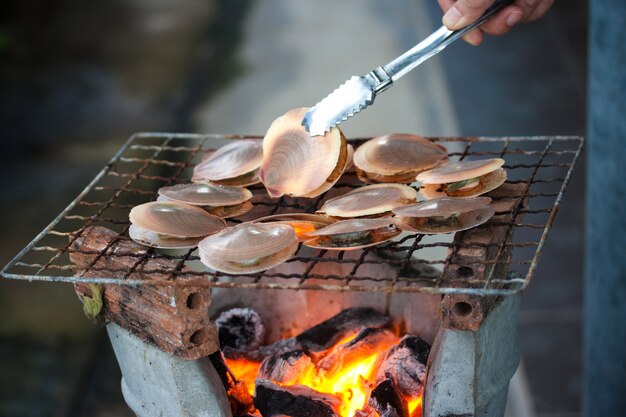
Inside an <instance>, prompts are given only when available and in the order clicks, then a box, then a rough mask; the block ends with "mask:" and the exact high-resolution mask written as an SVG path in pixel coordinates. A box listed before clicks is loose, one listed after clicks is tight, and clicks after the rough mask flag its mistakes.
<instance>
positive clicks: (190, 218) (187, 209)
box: [128, 201, 226, 238]
mask: <svg viewBox="0 0 626 417" xmlns="http://www.w3.org/2000/svg"><path fill="white" fill-rule="evenodd" d="M128 217H129V219H130V221H131V223H132V224H134V225H136V226H138V227H140V228H142V229H145V230H148V231H151V232H153V233H157V234H160V235H166V236H169V237H174V238H193V237H204V236H208V235H211V234H213V233H215V232H218V231H219V230H221V229H223V228H224V227H226V222H225V221H224V219H221V218H219V217H217V216H214V215H212V214H209V213H207V212H206V211H204V210H202V209H201V208H199V207H195V206H190V205H188V204H183V203H178V202H175V201H153V202H150V203H145V204H141V205H138V206H136V207H133V209H132V210H131V211H130V214H129V216H128Z"/></svg>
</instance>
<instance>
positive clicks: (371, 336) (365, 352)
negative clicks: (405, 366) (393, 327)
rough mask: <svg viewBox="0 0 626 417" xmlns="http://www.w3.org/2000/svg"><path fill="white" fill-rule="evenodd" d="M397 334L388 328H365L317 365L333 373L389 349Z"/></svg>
mask: <svg viewBox="0 0 626 417" xmlns="http://www.w3.org/2000/svg"><path fill="white" fill-rule="evenodd" d="M395 340H396V336H395V335H394V334H393V333H392V332H391V331H389V330H386V329H372V328H369V327H367V328H365V329H363V330H361V331H360V332H359V333H358V334H357V335H356V336H355V337H354V339H352V340H350V341H349V342H347V343H345V344H343V345H339V346H337V347H336V348H335V349H334V350H333V351H332V352H331V353H330V354H328V355H326V356H325V357H324V358H322V359H321V360H320V361H319V362H318V363H317V366H318V368H319V369H320V370H322V372H324V373H325V374H332V373H334V372H335V370H337V369H341V368H344V367H348V366H350V365H351V364H353V363H356V362H360V361H362V360H363V359H364V358H367V357H370V356H371V355H373V354H374V353H376V352H378V351H381V350H386V349H388V348H389V347H390V346H391V345H392V344H393V343H394V342H395Z"/></svg>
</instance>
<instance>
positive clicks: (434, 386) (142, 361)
mask: <svg viewBox="0 0 626 417" xmlns="http://www.w3.org/2000/svg"><path fill="white" fill-rule="evenodd" d="M412 298H413V300H412V303H411V304H407V305H406V306H405V307H406V308H405V310H406V309H408V310H412V311H411V313H410V314H411V317H410V318H409V320H408V321H407V322H411V323H413V326H414V328H413V329H411V331H414V332H416V333H420V334H422V335H423V336H424V337H425V338H427V339H430V340H428V341H429V342H433V346H432V351H431V356H430V358H429V371H428V379H427V384H426V387H425V392H424V403H423V404H424V405H423V415H424V416H425V417H445V416H450V417H451V416H485V417H501V416H503V415H504V409H505V406H506V398H507V392H508V385H509V381H510V379H511V377H512V376H513V374H514V373H515V370H516V369H517V366H518V363H519V350H518V346H517V335H516V334H517V318H518V312H519V301H520V296H519V295H516V296H511V297H506V298H501V299H498V300H493V299H491V300H488V302H487V303H484V304H483V303H481V302H480V301H478V300H474V306H472V309H473V308H477V309H479V310H480V312H474V311H468V310H467V309H460V308H459V307H458V306H457V305H456V304H455V303H451V301H452V300H446V299H445V298H444V300H442V299H441V297H440V296H437V295H424V294H416V295H414V296H413V297H412ZM333 304H334V303H333ZM357 304H360V305H368V304H369V303H357ZM450 306H451V307H452V310H449V307H450ZM455 307H456V308H455ZM266 311H267V310H266ZM321 311H323V310H321ZM323 315H324V314H322V316H323ZM472 315H480V316H481V318H480V319H478V320H477V319H476V318H472V317H471V316H472ZM442 317H444V319H442ZM411 319H412V320H411ZM433 326H434V328H435V329H436V330H434V329H433ZM107 330H108V333H109V337H110V339H111V343H112V345H113V348H114V351H115V355H116V357H117V360H118V363H119V365H120V368H121V370H122V374H123V378H122V391H123V393H124V398H125V400H126V402H127V404H128V405H129V407H130V408H131V409H132V410H133V411H134V412H135V414H136V415H137V416H139V417H153V416H157V415H164V416H165V415H167V416H170V417H192V416H193V417H200V416H210V417H231V416H232V414H231V411H230V405H229V402H228V398H227V397H226V392H225V390H224V386H223V385H222V382H221V380H220V378H219V377H218V376H217V374H216V372H215V370H214V369H213V366H212V364H211V361H210V360H209V359H208V358H199V359H196V360H185V359H181V358H179V357H176V356H174V355H172V354H170V353H166V352H163V351H162V350H160V349H158V348H156V347H155V346H153V345H151V344H150V343H147V342H145V341H144V340H143V339H141V338H139V337H138V336H135V335H134V334H132V333H131V332H130V331H128V330H125V329H123V328H122V327H120V326H119V325H117V324H112V323H111V324H108V325H107ZM433 330H434V332H435V333H434V335H433V334H432V332H433ZM433 337H434V339H433Z"/></svg>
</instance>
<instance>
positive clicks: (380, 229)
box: [304, 219, 401, 250]
mask: <svg viewBox="0 0 626 417" xmlns="http://www.w3.org/2000/svg"><path fill="white" fill-rule="evenodd" d="M356 232H369V233H368V240H367V241H366V242H359V241H358V240H357V241H355V242H352V243H348V242H337V241H333V239H332V236H334V235H341V234H346V233H356ZM400 233H401V231H400V230H399V229H397V228H396V227H395V225H394V221H393V220H392V219H350V220H342V221H339V222H337V223H333V224H331V225H328V226H326V227H324V228H322V229H319V230H316V231H315V232H312V233H309V236H311V239H307V240H305V241H304V245H306V246H308V247H311V248H316V249H329V250H356V249H363V248H367V247H370V246H375V245H379V244H381V243H383V242H387V241H389V240H391V239H393V238H394V237H396V236H398V235H399V234H400Z"/></svg>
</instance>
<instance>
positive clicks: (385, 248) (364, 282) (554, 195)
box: [0, 133, 584, 295]
mask: <svg viewBox="0 0 626 417" xmlns="http://www.w3.org/2000/svg"><path fill="white" fill-rule="evenodd" d="M250 138H252V139H260V136H250V135H219V134H208V135H198V134H180V133H138V134H135V135H133V136H132V137H131V138H130V139H129V140H128V141H127V142H126V143H125V144H124V145H123V146H122V147H121V149H120V150H119V151H118V152H117V153H116V154H115V155H114V156H113V158H111V160H110V161H109V163H108V164H107V165H106V166H105V167H104V168H103V169H102V170H101V171H100V172H99V173H98V174H97V175H96V177H95V178H94V179H93V180H92V181H91V182H90V183H89V185H88V186H87V187H85V189H84V190H83V191H82V192H81V193H80V194H79V195H78V196H77V197H76V199H75V200H74V201H72V202H71V203H70V204H69V205H68V206H67V207H66V208H65V209H64V210H63V211H62V212H61V213H60V214H59V215H58V216H57V217H56V218H55V219H54V220H53V221H52V222H51V223H50V224H49V225H48V226H47V227H46V228H45V229H44V230H43V231H42V232H41V233H39V234H38V235H37V236H36V237H35V239H33V241H32V242H30V243H29V244H28V245H27V246H26V247H25V248H24V249H23V250H21V251H20V252H19V253H18V254H17V255H16V256H15V258H13V259H12V260H11V261H10V262H9V263H8V264H7V265H6V266H5V267H4V268H3V269H2V271H0V275H1V276H2V277H4V278H8V279H20V280H28V281H32V280H37V281H54V282H70V283H77V282H87V283H94V284H118V285H167V286H177V285H190V284H189V282H188V281H184V280H176V276H177V275H178V274H182V273H183V272H181V271H182V270H183V267H184V266H185V264H186V263H187V262H188V261H192V260H196V259H197V254H196V252H195V251H194V250H189V251H187V252H186V253H185V254H184V255H163V254H160V253H159V252H157V251H154V250H149V251H147V252H145V253H143V254H141V255H137V262H136V263H135V265H133V267H132V268H129V269H128V270H125V271H111V270H108V271H107V270H103V271H101V272H102V275H103V276H101V277H84V276H81V273H84V272H85V271H82V272H81V271H77V270H76V269H77V268H76V267H74V266H73V265H72V264H71V263H70V262H69V260H67V261H64V259H63V258H68V251H70V243H71V242H72V241H73V240H75V239H77V238H78V237H79V236H80V234H81V233H82V231H84V230H85V228H87V227H88V226H89V225H92V224H94V223H105V224H106V223H107V222H109V223H110V224H115V225H118V226H121V227H122V230H121V231H120V232H119V233H118V236H117V238H116V239H114V240H113V241H112V242H111V244H110V245H107V247H106V248H105V249H104V250H102V251H101V253H98V254H96V255H97V259H98V258H100V257H101V256H115V255H112V254H111V253H107V251H108V250H109V248H110V247H111V246H112V245H113V244H114V243H115V242H116V241H118V240H121V239H129V238H128V237H127V230H128V226H129V224H128V220H127V216H126V218H124V219H114V218H111V219H109V218H103V217H100V216H101V215H102V214H103V213H104V212H105V211H106V210H107V209H108V208H111V207H115V208H117V209H121V210H127V211H129V210H130V208H131V207H132V205H123V204H117V203H116V201H117V200H118V199H119V198H120V195H122V194H123V193H127V192H128V193H134V194H136V195H139V196H147V197H150V198H146V199H145V201H150V200H153V199H154V198H155V197H156V189H157V188H158V187H156V188H154V189H150V190H148V189H141V188H134V187H132V185H133V182H135V181H140V180H150V181H160V182H162V184H161V185H160V186H165V185H171V184H173V183H180V182H185V181H188V180H189V178H190V176H189V177H184V178H181V177H180V176H181V174H182V173H183V172H185V170H187V169H190V168H192V167H193V165H194V163H195V162H197V161H195V162H194V159H198V155H199V154H200V153H201V152H204V151H206V150H209V148H210V147H207V144H209V143H211V142H215V141H224V140H238V139H250ZM367 139H369V138H359V139H351V140H349V142H350V143H353V144H355V145H356V146H358V144H360V143H362V142H364V141H365V140H367ZM429 139H431V140H433V141H435V142H440V143H443V144H445V145H449V144H451V143H461V144H464V146H465V148H464V149H463V150H462V151H461V152H449V155H450V156H451V157H455V156H456V157H459V159H464V158H466V157H472V156H478V157H481V158H489V157H502V158H504V159H505V161H506V165H505V168H506V169H507V172H509V173H511V172H512V170H515V169H527V170H530V173H529V174H528V177H527V178H526V177H524V178H521V179H518V180H512V181H511V182H518V183H519V182H526V183H527V185H528V188H527V195H526V197H528V201H530V204H529V205H528V206H527V207H526V208H523V207H516V208H515V209H514V213H513V214H514V216H513V218H515V217H516V215H518V214H521V215H538V214H541V213H543V214H545V215H546V216H547V218H546V220H545V223H544V224H533V223H523V220H524V219H523V218H522V220H521V221H518V222H514V221H510V222H509V223H505V224H502V225H503V226H507V232H506V239H504V240H503V241H502V242H500V243H499V247H498V254H497V256H496V258H495V259H493V260H491V261H487V262H492V263H498V262H505V260H500V258H501V256H500V255H501V254H502V253H503V251H504V250H505V249H510V250H511V251H512V252H513V261H514V262H515V253H516V251H518V249H519V250H522V249H521V248H532V247H535V248H536V249H535V251H534V253H533V256H532V258H531V259H523V260H521V261H520V260H518V262H519V265H527V266H528V267H527V270H526V274H525V275H524V274H523V271H522V273H520V272H519V271H515V270H511V269H510V270H509V271H508V272H507V273H506V274H505V276H498V277H494V276H492V273H493V270H495V268H492V273H491V274H489V275H488V276H487V277H486V279H483V280H481V281H480V282H472V280H471V279H468V280H467V281H466V282H465V284H464V283H459V282H458V281H455V282H454V283H449V282H443V281H442V276H441V275H439V276H438V277H437V276H435V277H407V276H402V275H401V274H402V271H404V270H405V269H406V267H407V266H409V265H413V264H424V265H432V264H443V265H444V266H445V265H446V264H448V263H449V262H450V258H451V256H450V254H448V255H447V256H446V259H442V260H435V261H432V260H431V261H428V260H424V259H419V258H418V259H415V258H414V257H413V255H414V254H415V253H416V251H418V250H419V249H422V248H426V247H443V248H445V247H448V248H449V247H453V246H454V244H452V243H445V242H444V243H442V242H436V243H421V241H422V239H423V238H424V236H423V235H419V234H406V233H405V234H402V235H401V236H400V239H399V240H394V241H392V242H389V243H385V244H382V245H379V246H377V247H373V248H368V249H365V250H362V251H359V256H358V257H356V258H355V259H345V257H344V252H338V251H320V252H315V254H314V256H305V257H302V256H299V255H300V252H301V248H299V250H298V252H297V253H296V255H295V257H294V258H292V259H291V260H290V261H288V262H296V261H297V262H305V263H308V265H307V266H306V268H305V269H304V272H303V273H302V274H281V273H272V270H271V269H270V270H269V271H266V272H261V273H256V274H250V275H244V276H225V275H223V274H221V273H219V272H217V273H216V272H214V271H208V272H207V271H197V272H189V271H185V272H184V274H185V275H189V274H192V275H194V274H195V275H197V276H198V278H202V277H206V278H207V279H206V280H202V281H201V285H206V286H208V287H215V288H246V289H254V288H264V289H300V290H304V289H309V290H334V291H382V292H388V293H391V292H428V293H437V294H447V293H456V294H476V295H512V294H516V293H518V292H520V291H522V290H523V289H524V288H526V287H527V286H528V284H529V283H530V281H531V279H532V278H533V276H534V274H535V271H536V268H537V265H538V261H539V258H540V255H541V252H542V250H543V247H544V244H545V242H546V239H547V236H548V233H549V231H550V229H551V227H552V224H553V222H554V219H555V216H556V213H557V211H558V209H559V206H560V203H561V200H562V198H563V194H564V191H565V189H566V187H567V185H568V183H569V181H570V178H571V175H572V172H573V168H574V166H575V163H576V162H577V160H578V158H579V157H580V154H581V152H582V149H583V144H584V139H583V138H582V137H578V136H540V137H443V138H429ZM154 140H156V141H160V144H156V145H154V144H142V142H149V141H154ZM176 141H183V142H190V143H196V142H197V143H198V144H197V145H196V146H186V145H185V146H173V145H172V143H173V142H176ZM542 143H545V146H543V148H541V146H539V147H538V149H530V150H525V149H518V148H519V147H523V146H527V145H532V146H531V148H532V147H533V146H534V147H536V146H535V145H540V144H542ZM479 144H486V145H494V144H495V145H496V146H498V145H500V144H501V145H502V149H501V150H500V151H499V152H498V151H494V150H488V151H473V150H471V148H472V147H476V146H477V145H479ZM557 145H559V146H557ZM555 146H557V147H558V148H559V149H556V150H554V149H553V147H555ZM510 148H515V149H510ZM133 150H142V151H154V152H153V153H152V155H151V156H150V157H149V158H138V157H133V156H131V157H128V156H125V155H126V154H127V153H128V152H132V151H133ZM162 152H173V153H175V154H180V155H181V156H185V157H186V158H182V159H183V160H181V161H172V160H167V159H157V157H158V156H159V154H161V153H162ZM515 155H518V156H519V157H520V158H521V157H525V156H532V155H536V156H537V161H535V162H534V163H532V164H528V163H526V164H524V163H517V164H512V165H509V161H507V156H508V157H513V156H515ZM549 155H556V156H567V158H568V160H566V161H565V162H553V163H544V160H545V159H546V157H547V156H549ZM126 163H128V164H133V163H136V164H139V165H140V167H139V168H138V169H136V170H133V172H120V171H119V170H118V167H119V165H120V164H126ZM152 165H162V166H164V167H170V168H173V169H174V168H175V169H176V172H175V174H174V175H170V176H167V177H163V176H158V175H152V176H150V175H144V172H145V171H146V170H147V169H148V168H150V167H151V166H152ZM547 169H552V170H557V171H559V175H562V176H558V177H556V178H552V177H551V178H545V179H537V178H536V177H537V175H538V174H540V173H541V172H542V171H544V170H547ZM349 175H354V174H349ZM109 176H112V177H119V178H124V179H126V178H127V181H126V182H125V183H124V184H123V185H122V186H120V187H110V186H109V187H108V188H107V186H106V185H100V183H101V182H104V181H105V180H106V179H107V177H109ZM509 177H510V179H509V180H511V175H509ZM540 183H541V184H551V186H552V188H554V189H555V190H554V191H551V192H538V193H533V192H531V188H532V187H531V186H532V185H533V184H540ZM338 184H339V185H338V187H339V188H341V187H351V188H354V184H353V183H352V184H348V183H346V184H343V185H341V184H342V180H341V179H340V181H339V183H338ZM361 185H362V184H361ZM253 188H254V187H253ZM107 189H108V190H109V191H113V195H112V196H111V197H110V198H109V199H108V200H107V201H104V202H89V201H87V200H86V197H87V196H88V195H89V194H90V193H92V192H94V191H104V190H107ZM256 190H257V192H258V190H261V188H260V187H257V188H256ZM255 193H256V192H255ZM541 198H548V199H549V200H550V201H551V203H550V204H548V207H542V208H538V209H534V208H533V206H532V202H533V199H541ZM288 200H289V202H287V201H288ZM303 202H304V203H303ZM322 202H323V196H320V197H319V198H316V199H290V198H284V197H283V198H280V199H276V201H275V203H269V204H274V206H273V207H272V208H273V209H272V210H271V211H272V212H277V211H280V210H281V209H283V208H289V209H292V212H293V211H299V212H302V211H303V210H305V211H307V212H311V211H313V209H315V208H319V207H320V206H321V203H322ZM90 205H94V206H97V205H100V206H101V208H100V209H99V210H98V211H97V212H96V213H95V214H93V215H91V216H81V215H78V214H72V211H73V210H74V209H76V208H77V207H80V206H90ZM265 205H268V203H265ZM282 212H289V211H282ZM498 214H502V213H498ZM504 214H506V213H504ZM522 217H523V216H522ZM70 220H71V221H79V222H82V223H81V226H80V227H79V228H78V229H76V230H74V231H71V232H59V231H57V230H55V227H57V226H58V225H59V224H62V223H63V221H70ZM236 222H237V220H236V219H235V220H234V223H236ZM524 228H527V229H530V230H537V231H540V232H541V233H540V235H539V236H538V238H537V239H533V240H531V241H524V242H514V241H513V237H514V234H515V232H516V231H517V230H518V229H524ZM51 236H57V237H59V236H61V237H63V236H64V237H68V238H69V239H67V244H65V245H64V246H63V247H54V246H47V245H45V244H44V245H38V244H39V242H42V241H43V240H45V239H46V238H47V237H51ZM404 251H407V255H406V256H404V258H401V259H397V258H395V259H389V258H388V257H383V258H380V259H378V260H374V259H369V258H368V257H370V255H377V254H378V255H384V254H385V253H387V252H388V253H387V254H389V253H396V254H397V253H398V252H404ZM36 252H39V253H41V252H44V253H45V252H54V254H53V255H52V256H51V257H50V259H48V260H47V261H46V262H45V263H29V262H25V261H24V259H25V258H27V257H28V256H30V255H32V254H34V253H36ZM121 255H123V256H128V254H121ZM121 255H120V256H121ZM154 257H164V258H171V259H175V260H177V262H176V267H175V268H173V269H172V270H171V271H166V273H168V274H169V278H170V279H167V280H159V281H156V280H154V281H153V280H142V279H134V278H132V277H131V275H133V274H134V273H135V272H136V271H137V268H138V267H139V266H140V265H141V264H142V263H144V262H145V261H146V260H148V259H152V258H154ZM366 258H367V259H366ZM509 261H510V260H508V261H506V262H509ZM56 262H61V264H60V265H58V264H56ZM320 262H334V263H351V264H353V267H352V270H351V272H350V273H349V274H348V276H345V275H334V274H324V275H319V274H315V272H314V267H315V265H316V264H318V263H320ZM368 263H393V264H394V265H397V266H398V268H397V274H396V276H395V277H372V276H367V275H366V276H360V275H357V271H358V270H359V268H361V266H363V265H364V264H368ZM94 264H95V261H94ZM92 266H93V264H92ZM19 268H22V269H24V268H31V269H33V268H36V269H37V271H36V272H34V273H32V272H31V273H26V272H19V271H14V269H19ZM522 269H525V268H522ZM52 271H62V272H63V273H66V274H70V273H71V274H74V275H62V274H60V273H58V274H53V273H51V272H52ZM92 272H93V270H92ZM141 272H142V273H144V274H147V273H150V271H145V270H142V271H141ZM154 272H155V273H157V272H158V273H160V274H163V273H164V272H163V271H154ZM76 274H78V275H77V276H76ZM112 275H115V276H117V277H114V276H112ZM120 275H123V277H122V278H120V277H119V276H120ZM265 278H278V279H282V280H281V282H267V281H268V280H267V279H265ZM312 279H315V280H314V281H316V282H315V283H311V282H308V281H309V280H312ZM320 280H322V281H323V280H326V281H328V283H326V282H324V283H320V282H319V281H320ZM285 281H287V282H285ZM336 281H345V282H343V283H342V282H336ZM452 284H453V285H452ZM193 285H198V280H193Z"/></svg>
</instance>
